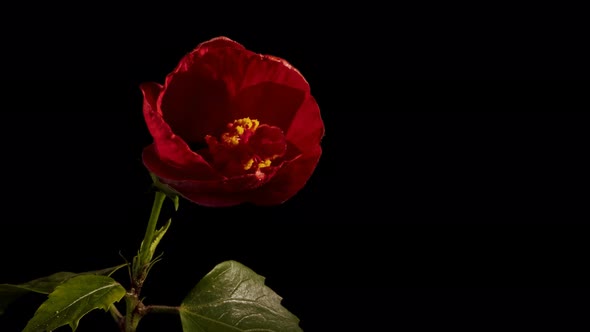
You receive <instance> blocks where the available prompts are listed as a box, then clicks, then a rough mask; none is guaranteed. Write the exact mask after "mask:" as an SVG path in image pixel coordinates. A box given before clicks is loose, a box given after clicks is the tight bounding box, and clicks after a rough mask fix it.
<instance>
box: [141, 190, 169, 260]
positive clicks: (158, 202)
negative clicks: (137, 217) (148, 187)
mask: <svg viewBox="0 0 590 332" xmlns="http://www.w3.org/2000/svg"><path fill="white" fill-rule="evenodd" d="M165 199H166V194H165V193H163V192H161V191H156V197H155V198H154V205H153V206H152V213H151V215H150V220H149V221H148V226H147V229H146V231H145V236H144V237H143V241H142V242H141V248H140V252H139V257H140V259H139V263H140V264H149V262H150V261H151V260H152V257H151V256H152V253H151V250H150V249H151V248H150V247H151V246H152V241H153V240H154V233H155V232H156V225H157V224H158V217H159V216H160V211H161V210H162V204H163V203H164V200H165Z"/></svg>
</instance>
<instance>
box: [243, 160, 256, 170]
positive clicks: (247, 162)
mask: <svg viewBox="0 0 590 332" xmlns="http://www.w3.org/2000/svg"><path fill="white" fill-rule="evenodd" d="M252 165H254V158H250V159H248V161H246V162H245V163H244V170H245V171H247V170H249V169H250V168H252Z"/></svg>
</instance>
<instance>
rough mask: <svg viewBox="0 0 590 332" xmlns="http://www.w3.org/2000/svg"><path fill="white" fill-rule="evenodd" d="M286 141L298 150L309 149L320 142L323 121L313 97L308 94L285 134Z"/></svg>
mask: <svg viewBox="0 0 590 332" xmlns="http://www.w3.org/2000/svg"><path fill="white" fill-rule="evenodd" d="M285 137H286V139H287V141H289V142H291V143H292V144H293V145H295V146H296V147H297V148H298V149H299V150H300V151H304V152H306V151H309V150H311V149H313V148H314V147H315V146H317V145H319V144H320V141H321V139H322V137H324V122H323V121H322V117H321V115H320V108H319V107H318V104H317V103H316V101H315V99H314V98H313V97H312V96H311V95H308V96H307V99H306V100H305V102H304V103H303V105H301V107H300V108H299V110H298V111H297V113H296V114H295V117H294V118H293V121H292V122H291V126H290V127H289V128H288V130H287V134H286V135H285Z"/></svg>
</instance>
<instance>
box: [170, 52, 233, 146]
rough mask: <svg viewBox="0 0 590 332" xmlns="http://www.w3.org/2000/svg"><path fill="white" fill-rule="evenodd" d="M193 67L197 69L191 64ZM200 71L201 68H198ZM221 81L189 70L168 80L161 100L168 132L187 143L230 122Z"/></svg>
mask: <svg viewBox="0 0 590 332" xmlns="http://www.w3.org/2000/svg"><path fill="white" fill-rule="evenodd" d="M195 67H199V68H201V67H200V65H199V64H195ZM201 69H202V68H201ZM229 103H230V96H229V92H228V91H227V89H226V85H225V82H224V81H222V80H215V79H212V78H211V75H210V73H207V72H203V71H199V70H197V68H193V70H192V71H190V72H184V73H179V74H176V75H174V76H173V77H171V79H170V80H169V81H168V85H167V86H166V87H165V91H164V94H163V96H162V99H161V110H162V113H163V116H164V119H165V120H166V122H167V123H168V124H169V125H170V127H171V128H172V130H173V131H174V132H175V133H176V134H177V135H179V136H180V137H182V138H183V139H184V140H185V141H187V142H189V143H195V142H204V140H205V135H208V134H213V135H218V134H219V133H218V131H220V130H223V129H224V128H225V125H226V124H227V123H228V122H230V121H232V120H233V119H232V117H231V114H230V112H229Z"/></svg>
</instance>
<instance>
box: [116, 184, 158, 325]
mask: <svg viewBox="0 0 590 332" xmlns="http://www.w3.org/2000/svg"><path fill="white" fill-rule="evenodd" d="M165 199H166V194H165V193H163V192H161V191H156V197H155V198H154V205H153V206H152V213H151V214H150V219H149V221H148V225H147V229H146V231H145V236H144V237H143V241H142V242H141V246H140V247H139V252H138V253H137V256H136V257H135V258H134V259H133V266H132V271H133V273H132V277H131V279H132V280H131V289H130V290H129V292H128V293H127V295H126V296H125V302H126V311H125V319H124V324H123V325H122V326H121V331H122V332H135V331H136V329H137V325H138V324H139V321H140V320H141V318H142V317H143V315H144V314H145V306H144V305H143V303H142V302H141V300H140V299H139V295H140V293H141V288H142V286H143V283H144V281H145V279H146V277H147V273H148V270H149V268H150V265H151V264H152V258H153V255H154V251H155V249H156V248H155V246H156V245H157V243H154V236H155V233H156V226H157V224H158V218H159V216H160V211H161V210H162V205H163V204H164V200H165Z"/></svg>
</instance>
